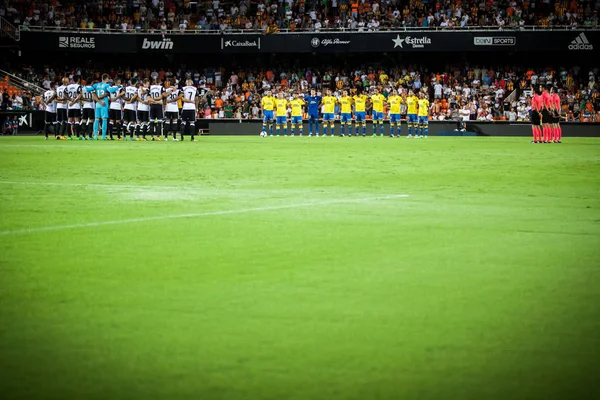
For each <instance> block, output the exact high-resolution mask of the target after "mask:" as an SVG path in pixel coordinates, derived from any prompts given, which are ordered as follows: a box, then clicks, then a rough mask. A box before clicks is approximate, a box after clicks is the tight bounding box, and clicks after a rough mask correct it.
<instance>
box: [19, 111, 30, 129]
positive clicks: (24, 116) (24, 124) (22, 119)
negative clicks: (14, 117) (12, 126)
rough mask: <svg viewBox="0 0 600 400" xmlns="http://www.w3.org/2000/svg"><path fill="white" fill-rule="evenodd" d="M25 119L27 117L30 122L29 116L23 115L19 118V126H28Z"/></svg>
mask: <svg viewBox="0 0 600 400" xmlns="http://www.w3.org/2000/svg"><path fill="white" fill-rule="evenodd" d="M27 117H29V120H30V121H31V114H23V115H21V116H20V117H19V126H29V123H28V122H27Z"/></svg>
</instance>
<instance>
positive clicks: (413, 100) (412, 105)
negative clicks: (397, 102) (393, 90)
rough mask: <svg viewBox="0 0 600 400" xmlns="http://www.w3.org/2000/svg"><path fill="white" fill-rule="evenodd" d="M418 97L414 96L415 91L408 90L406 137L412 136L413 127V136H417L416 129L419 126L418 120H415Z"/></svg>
mask: <svg viewBox="0 0 600 400" xmlns="http://www.w3.org/2000/svg"><path fill="white" fill-rule="evenodd" d="M418 101H419V98H418V97H417V96H415V93H414V92H413V91H412V90H409V91H408V97H407V98H406V106H407V108H408V109H407V110H406V120H407V125H408V136H407V137H408V138H411V137H412V134H413V129H414V131H415V137H416V136H417V133H418V132H417V129H418V127H419V122H418V121H417V105H418Z"/></svg>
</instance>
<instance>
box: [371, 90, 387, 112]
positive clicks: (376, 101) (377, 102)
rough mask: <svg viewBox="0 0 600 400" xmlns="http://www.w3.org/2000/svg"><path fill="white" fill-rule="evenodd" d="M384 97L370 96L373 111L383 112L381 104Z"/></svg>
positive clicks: (379, 95)
mask: <svg viewBox="0 0 600 400" xmlns="http://www.w3.org/2000/svg"><path fill="white" fill-rule="evenodd" d="M384 101H385V97H383V95H382V94H374V95H372V96H371V103H373V111H377V112H383V102H384Z"/></svg>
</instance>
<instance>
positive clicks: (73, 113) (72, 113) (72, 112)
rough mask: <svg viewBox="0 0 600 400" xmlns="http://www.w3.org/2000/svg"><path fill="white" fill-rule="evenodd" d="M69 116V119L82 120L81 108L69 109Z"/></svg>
mask: <svg viewBox="0 0 600 400" xmlns="http://www.w3.org/2000/svg"><path fill="white" fill-rule="evenodd" d="M67 116H68V117H69V118H78V119H79V118H81V109H79V108H69V109H68V110H67Z"/></svg>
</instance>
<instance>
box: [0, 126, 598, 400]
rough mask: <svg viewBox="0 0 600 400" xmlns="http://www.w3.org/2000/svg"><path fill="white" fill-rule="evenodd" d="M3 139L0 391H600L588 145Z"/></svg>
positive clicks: (204, 399) (594, 162) (301, 394)
mask: <svg viewBox="0 0 600 400" xmlns="http://www.w3.org/2000/svg"><path fill="white" fill-rule="evenodd" d="M528 141H529V140H528V139H527V138H478V137H476V138H436V137H431V138H429V139H427V140H425V139H411V140H408V139H405V138H402V139H390V138H387V137H383V138H379V137H378V138H371V137H367V138H362V137H360V138H351V139H350V138H340V137H335V138H332V137H327V138H307V137H303V138H297V137H296V138H290V137H281V138H266V139H262V138H260V137H258V135H256V136H253V137H201V138H199V139H198V141H197V142H195V143H191V142H189V141H188V142H178V143H175V142H166V143H165V142H159V143H157V142H89V141H84V142H69V141H55V140H49V141H44V140H43V139H42V138H40V137H16V138H12V137H5V138H0V210H1V211H0V215H1V218H0V284H1V286H0V376H2V388H1V389H0V393H1V394H0V397H2V398H3V399H63V400H64V399H78V400H81V399H86V400H95V399H98V400H107V399H110V400H118V399H119V400H120V399H124V400H125V399H127V400H132V399H133V400H138V399H143V400H148V399H178V400H180V399H194V400H221V399H227V400H263V399H269V400H270V399H273V400H284V399H285V400H305V399H306V400H347V399H352V400H366V399H384V400H387V399H390V400H391V399H394V400H396V399H428V400H429V399H431V400H446V399H448V400H449V399H460V400H470V399H477V400H490V399H502V400H507V399H528V400H531V399H544V400H548V399H557V400H558V399H561V400H564V399H592V398H598V396H600V389H599V385H598V382H597V379H598V376H600V139H578V138H565V140H564V143H563V144H552V145H550V144H546V145H542V144H540V145H530V144H528Z"/></svg>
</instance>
